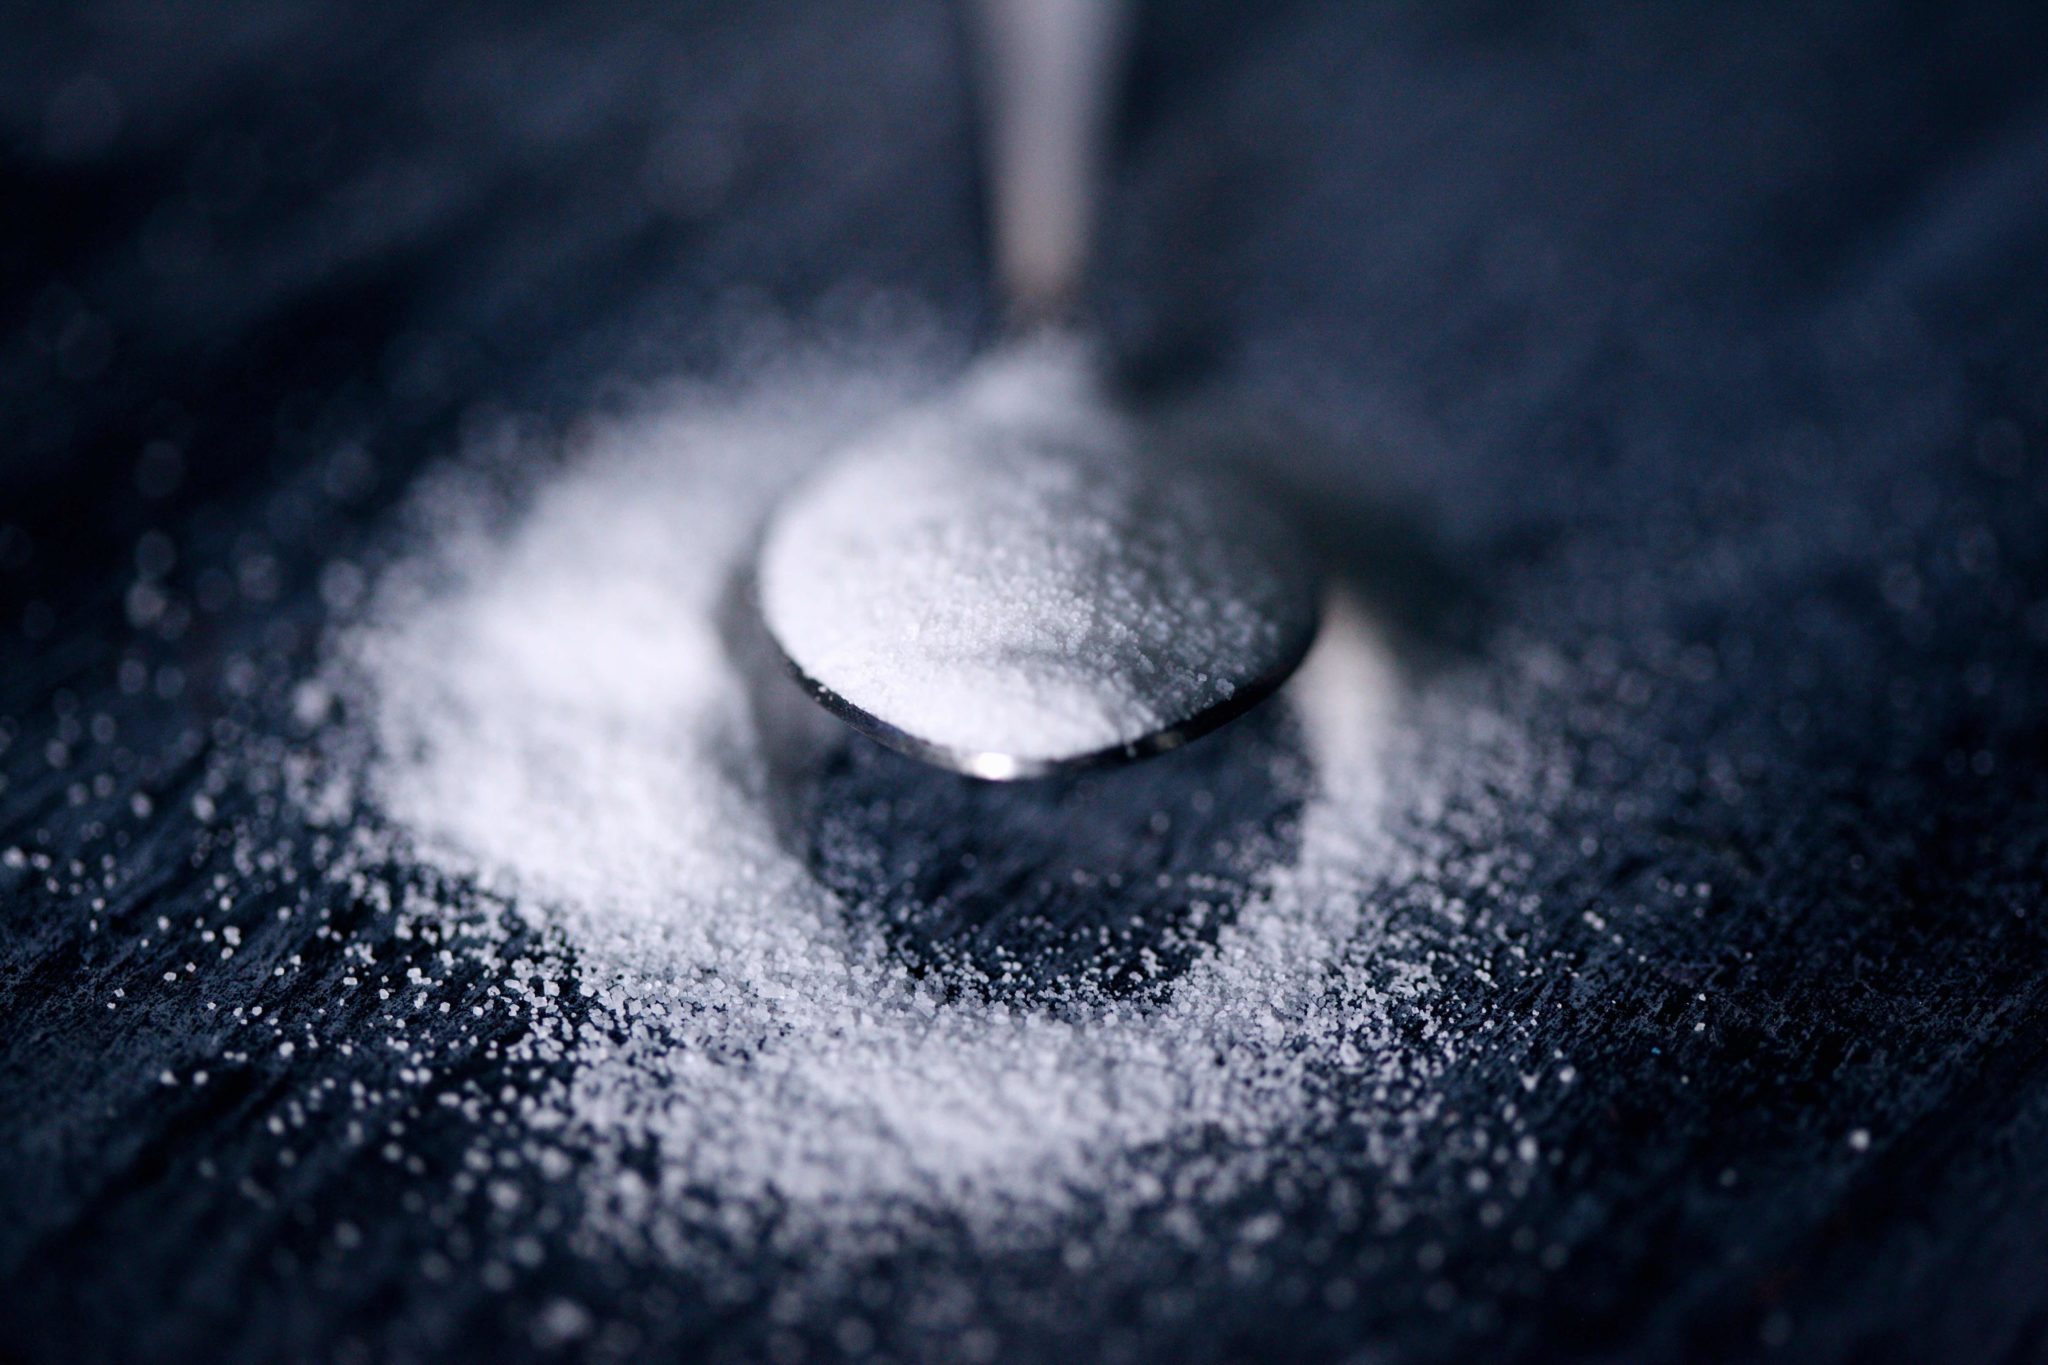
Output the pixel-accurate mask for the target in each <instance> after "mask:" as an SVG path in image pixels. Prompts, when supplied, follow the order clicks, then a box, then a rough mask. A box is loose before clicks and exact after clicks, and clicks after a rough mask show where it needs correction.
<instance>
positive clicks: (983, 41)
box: [974, 0, 1127, 327]
mask: <svg viewBox="0 0 2048 1365" xmlns="http://www.w3.org/2000/svg"><path fill="white" fill-rule="evenodd" d="M974 10H975V14H974V18H975V19H976V20H978V25H977V28H978V33H979V38H980V44H979V46H980V56H981V62H982V68H983V70H982V81H981V84H982V87H983V90H984V92H985V93H984V99H985V104H986V108H985V111H984V118H985V120H986V133H985V137H986V139H987V140H986V142H985V144H984V145H985V147H986V149H987V158H988V173H989V198H990V203H989V216H990V221H991V229H992V233H993V237H994V247H995V268H996V286H997V288H998V290H999V291H1000V292H1001V295H1002V298H1003V302H1004V304H1005V305H1006V307H1007V309H1008V311H1009V313H1010V314H1011V321H1012V322H1013V323H1014V324H1016V325H1018V326H1021V327H1028V326H1031V325H1034V324H1045V323H1058V322H1062V321H1067V320H1069V319H1071V317H1072V315H1073V313H1074V310H1075V308H1076V306H1077V305H1078V303H1079V301H1080V296H1081V284H1082V279H1083V276H1084V274H1085V272H1086V269H1087V260H1088V239H1089V235H1090V231H1091V228H1092V226H1093V224H1092V219H1093V217H1094V198H1095V182H1096V176H1097V173H1098V171H1099V168H1100V165H1101V162H1102V157H1103V144H1104V142H1105V140H1106V135H1107V132H1108V125H1109V115H1110V104H1111V92H1112V90H1113V88H1114V85H1115V75H1116V68H1117V66H1118V58H1119V56H1120V53H1121V49H1122V47H1123V36H1124V29H1125V20H1126V17H1127V16H1126V10H1127V6H1126V4H1125V0H975V5H974Z"/></svg>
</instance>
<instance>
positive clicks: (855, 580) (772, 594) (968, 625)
mask: <svg viewBox="0 0 2048 1365" xmlns="http://www.w3.org/2000/svg"><path fill="white" fill-rule="evenodd" d="M977 17H978V19H979V20H980V22H981V28H982V36H983V39H984V41H983V44H982V47H983V53H984V56H985V59H986V67H987V70H986V72H985V80H984V85H985V87H986V89H987V92H988V97H989V98H988V105H989V107H988V126H987V136H988V153H989V163H990V179H991V186H992V204H991V208H992V218H993V225H994V238H995V256H996V274H997V280H998V285H999V287H1000V289H1001V291H1002V294H1003V297H1004V299H1005V301H1006V303H1007V304H1008V306H1009V308H1010V310H1011V312H1012V314H1013V317H1014V319H1015V321H1016V323H1017V324H1018V326H1017V330H1016V332H1015V333H1014V336H1013V339H1012V340H1011V341H1009V342H1007V343H1005V344H1004V345H1002V346H999V347H998V348H997V349H996V350H995V351H993V352H992V353H990V354H989V355H987V356H985V357H984V358H983V359H982V360H981V361H980V362H979V363H978V364H977V365H976V366H975V367H973V369H972V370H971V371H970V372H969V374H968V375H967V376H966V378H965V379H964V381H963V382H962V383H961V384H960V385H959V387H958V388H957V390H956V391H955V392H954V393H952V394H951V395H949V396H948V397H947V398H946V399H944V400H943V401H941V402H939V403H937V404H934V405H932V406H930V407H928V408H926V409H923V410H920V411H918V412H914V413H911V414H908V415H906V416H905V417H904V418H903V419H902V420H901V421H899V422H897V423H895V424H893V425H892V426H890V427H888V428H886V429H884V430H883V431H880V432H878V433H876V434H874V435H873V436H871V437H869V438H868V439H866V440H865V441H863V442H861V443H859V444H857V445H855V446H853V447H851V448H849V449H848V450H846V451H844V452H842V453H841V454H839V455H837V456H835V457H833V458H832V459H831V460H830V461H828V462H827V463H826V464H825V465H824V466H823V467H822V468H821V469H820V471H819V472H818V473H817V474H816V475H815V476H813V477H812V478H810V479H809V480H807V481H805V482H804V483H803V484H801V485H800V486H799V487H798V488H797V489H796V490H795V491H794V492H793V493H792V494H791V495H790V496H789V497H788V498H787V499H786V500H785V501H784V503H783V504H782V506H781V507H780V508H778V509H777V511H776V514H775V516H774V517H773V518H772V519H771V521H770V524H769V526H768V529H767V533H766V535H765V537H764V539H763V542H762V547H761V551H760V556H759V559H758V562H757V565H756V569H757V573H756V579H757V583H758V587H759V594H760V606H761V612H762V616H763V619H764V621H765V623H766V625H767V628H768V633H769V635H770V636H771V638H773V640H774V641H775V643H776V645H777V647H778V648H779V649H780V650H781V652H782V654H783V656H784V658H785V660H786V661H787V662H788V664H789V667H790V669H791V671H792V672H793V673H794V674H795V675H796V677H797V679H798V680H799V681H800V682H801V683H802V684H803V685H804V687H805V688H806V690H808V691H809V693H810V694H811V696H812V697H814V698H815V699H816V700H817V701H819V702H820V703H822V704H823V705H824V706H826V707H827V708H828V709H829V710H831V711H833V712H834V713H836V714H837V715H839V716H840V717H841V718H842V719H844V720H846V721H847V722H849V723H850V724H852V725H853V726H854V727H855V728H856V729H859V730H861V731H863V732H864V733H866V734H868V735H870V736H871V737H873V738H875V739H877V740H879V741H881V742H882V743H884V744H887V745H890V746H891V747H893V748H896V749H899V750H901V751H902V752H904V753H907V754H910V755H912V756H913V757H916V758H920V759H924V760H926V761H928V762H931V763H935V764H938V765H941V766H944V767H948V768H953V769H956V770H958V771H961V772H965V773H969V774H972V775H974V776H977V777H983V778H990V779H998V780H1001V779H1012V778H1025V777H1036V776H1043V775H1046V774H1050V773H1054V772H1060V771H1065V770H1069V769H1073V768H1079V767H1089V766H1097V765H1103V764H1109V763H1117V762H1124V761H1128V760H1131V759H1135V758H1140V757H1143V756H1145V755H1148V754H1156V753H1161V752H1164V751H1166V750H1168V749H1172V748H1175V747H1177V746H1179V745H1180V744H1182V743H1185V742H1186V741H1188V740H1190V739H1193V738H1195V737H1196V736H1198V735H1200V734H1203V733H1205V732H1207V731H1209V730H1211V729H1214V728H1215V727H1216V726H1218V725H1221V724H1223V723H1225V722H1226V721H1228V720H1231V719H1232V718H1234V717H1236V716H1238V715H1241V714H1243V713H1244V712H1245V711H1246V710H1248V709H1249V708H1250V707H1252V706H1253V705H1255V704H1257V703H1258V702H1259V701H1260V700H1262V699H1263V698H1264V697H1266V696H1267V695H1268V694H1270V693H1271V692H1272V691H1273V690H1274V689H1275V688H1277V687H1278V686H1279V685H1280V684H1281V683H1282V682H1283V681H1285V680H1286V678H1287V676H1288V675H1289V674H1290V673H1292V672H1293V671H1294V669H1295V667H1296V665H1298V664H1299V663H1300V662H1301V659H1302V657H1303V656H1304V655H1305V654H1306V653H1307V651H1308V646H1309V644H1310V642H1311V641H1312V640H1313V639H1314V636H1315V630H1316V622H1317V605H1318V596H1319V584H1318V579H1317V575H1316V573H1315V571H1314V569H1313V566H1312V565H1311V563H1310V562H1309V560H1308V558H1307V556H1306V555H1304V554H1303V553H1301V552H1300V547H1299V544H1298V541H1297V540H1296V539H1295V538H1294V537H1292V536H1291V535H1290V532H1289V528H1288V527H1286V526H1285V525H1284V524H1282V523H1281V522H1280V521H1279V520H1278V519H1277V518H1276V517H1275V516H1274V515H1273V513H1272V512H1271V511H1270V510H1269V509H1268V508H1267V507H1266V506H1265V505H1264V504H1263V503H1262V502H1261V501H1260V499H1259V498H1258V497H1257V496H1256V494H1254V493H1252V492H1251V491H1249V490H1247V489H1245V488H1243V487H1242V486H1239V485H1237V484H1235V483H1234V482H1233V480H1232V479H1231V478H1230V477H1229V476H1228V475H1227V474H1225V473H1223V472H1222V471H1220V470H1216V469H1209V468H1202V467H1198V464H1197V462H1196V461H1194V460H1193V459H1191V458H1189V457H1188V456H1187V455H1186V454H1185V453H1184V452H1174V453H1172V454H1173V456H1174V457H1173V458H1171V459H1165V458H1162V452H1159V451H1156V450H1153V449H1151V448H1150V446H1149V445H1148V443H1147V441H1146V434H1145V431H1144V429H1143V428H1142V427H1141V426H1140V425H1139V424H1138V423H1137V422H1136V421H1135V420H1134V419H1133V418H1132V417H1131V416H1130V414H1128V413H1126V412H1124V411H1123V410H1121V409H1120V408H1119V407H1118V406H1117V405H1116V404H1115V403H1114V402H1113V401H1112V400H1111V399H1110V397H1109V395H1108V392H1107V385H1106V384H1105V383H1104V380H1103V376H1102V371H1101V366H1100V363H1099V357H1098V353H1097V351H1096V349H1095V347H1094V346H1093V345H1092V344H1091V343H1090V342H1089V341H1088V340H1087V339H1086V338H1085V337H1083V336H1082V335H1080V334H1079V333H1077V332H1076V331H1074V330H1073V329H1072V328H1071V326H1070V325H1068V324H1067V323H1066V321H1065V320H1066V319H1068V318H1070V317H1071V316H1072V315H1073V312H1074V305H1075V303H1076V301H1077V298H1078V294H1079V289H1080V283H1081V278H1082V273H1083V265H1084V262H1085V258H1086V250H1087V238H1088V227H1089V218H1090V212H1089V210H1090V200H1091V198H1092V186H1093V181H1094V170H1095V165H1096V162H1097V161H1098V159H1099V156H1100V150H1101V144H1102V141H1103V131H1104V126H1105V123H1106V119H1107V115H1108V106H1109V93H1110V87H1111V83H1112V80H1111V78H1112V74H1113V71H1114V67H1115V65H1116V55H1117V50H1118V48H1119V46H1120V38H1121V31H1122V28H1123V20H1124V15H1123V11H1122V6H1121V4H1119V3H1116V2H1115V0H980V3H979V4H978V6H977Z"/></svg>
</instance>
